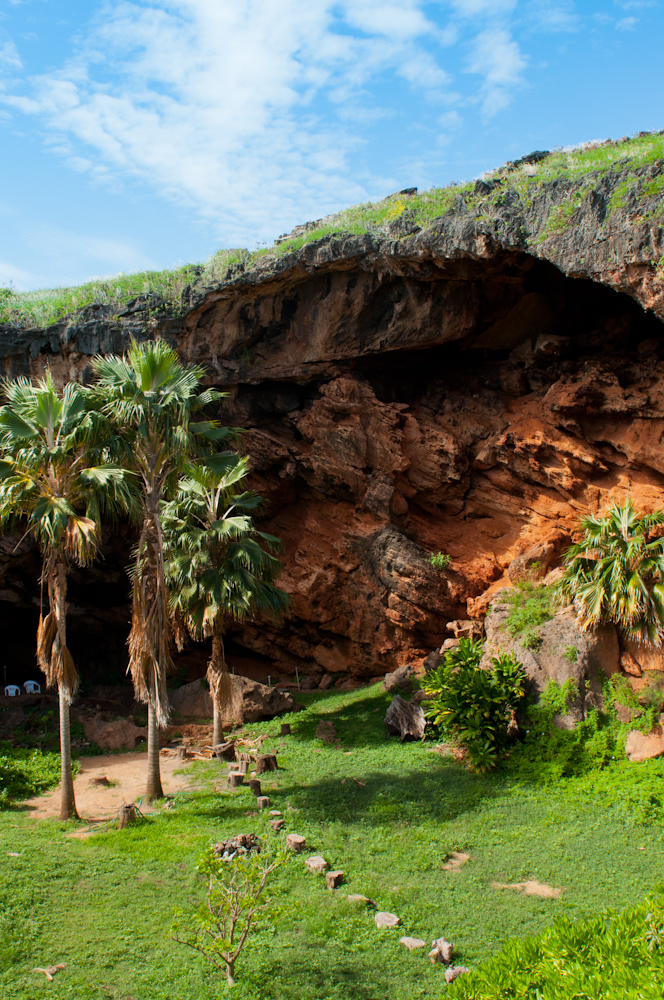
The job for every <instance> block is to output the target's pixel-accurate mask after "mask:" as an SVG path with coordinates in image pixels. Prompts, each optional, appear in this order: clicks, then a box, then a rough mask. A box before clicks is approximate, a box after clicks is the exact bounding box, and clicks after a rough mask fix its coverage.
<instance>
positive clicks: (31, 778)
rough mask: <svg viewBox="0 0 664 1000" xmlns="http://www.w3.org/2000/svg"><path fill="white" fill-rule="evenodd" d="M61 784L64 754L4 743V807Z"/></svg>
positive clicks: (0, 753) (0, 762) (0, 770)
mask: <svg viewBox="0 0 664 1000" xmlns="http://www.w3.org/2000/svg"><path fill="white" fill-rule="evenodd" d="M59 781H60V754H58V753H41V751H39V750H16V749H14V748H13V747H11V746H10V745H9V744H7V743H5V744H0V808H2V807H3V806H6V805H7V803H9V802H11V801H13V800H15V799H28V798H30V796H31V795H37V794H39V792H45V791H46V790H47V789H49V788H54V787H55V785H57V784H58V782H59Z"/></svg>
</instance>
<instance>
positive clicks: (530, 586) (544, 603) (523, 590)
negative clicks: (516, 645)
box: [503, 579, 554, 649]
mask: <svg viewBox="0 0 664 1000" xmlns="http://www.w3.org/2000/svg"><path fill="white" fill-rule="evenodd" d="M503 598H504V600H505V603H506V604H509V605H511V608H510V612H509V614H508V616H507V621H506V622H505V630H506V631H507V632H508V633H509V635H511V636H512V638H513V639H517V640H518V641H519V642H520V643H521V645H522V646H523V647H524V649H537V648H538V647H539V646H540V645H541V643H542V637H541V634H540V629H541V627H542V625H544V623H545V622H548V621H550V620H551V619H552V618H553V614H554V597H553V593H552V591H551V588H550V587H543V586H542V585H541V584H537V583H535V582H534V581H533V580H528V579H523V580H519V581H518V582H517V583H516V584H515V585H514V587H512V589H511V590H508V591H506V592H505V593H504V594H503Z"/></svg>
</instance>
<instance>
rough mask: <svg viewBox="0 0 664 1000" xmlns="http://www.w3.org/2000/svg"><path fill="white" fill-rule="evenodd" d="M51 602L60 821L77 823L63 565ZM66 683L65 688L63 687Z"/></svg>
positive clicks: (57, 572)
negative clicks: (54, 627)
mask: <svg viewBox="0 0 664 1000" xmlns="http://www.w3.org/2000/svg"><path fill="white" fill-rule="evenodd" d="M52 593H53V597H54V601H55V609H54V610H55V618H56V621H57V623H58V632H57V649H56V650H55V653H56V656H59V659H60V663H59V671H60V677H59V678H58V702H59V707H60V793H61V797H60V819H78V813H77V812H76V800H75V798H74V777H73V775H72V773H71V733H70V730H69V702H70V701H71V697H72V681H71V679H70V678H67V676H66V670H65V663H64V660H63V656H64V652H63V651H64V650H66V648H67V621H66V615H67V606H66V597H67V575H66V568H65V564H64V562H58V563H56V565H55V572H54V578H53V581H52ZM67 680H69V682H70V683H69V684H68V683H67Z"/></svg>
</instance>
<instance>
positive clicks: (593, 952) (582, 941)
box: [447, 889, 664, 1000]
mask: <svg viewBox="0 0 664 1000" xmlns="http://www.w3.org/2000/svg"><path fill="white" fill-rule="evenodd" d="M663 981H664V895H663V894H662V890H661V889H658V890H657V891H656V893H654V894H653V895H650V896H648V897H647V898H646V899H645V900H644V901H643V902H642V903H639V904H638V905H637V906H633V907H630V908H629V909H627V910H623V911H622V913H618V912H615V911H613V910H607V911H606V912H605V913H603V914H601V915H599V916H595V917H587V918H585V919H584V920H579V921H574V922H573V921H571V920H570V919H569V918H567V917H563V918H562V919H559V920H556V921H555V922H554V924H553V926H552V927H549V928H547V929H546V930H545V931H543V932H542V933H541V934H538V935H537V936H536V937H531V938H526V939H525V940H512V941H508V942H507V943H506V944H505V946H504V947H503V949H502V950H501V951H500V952H499V953H498V954H497V955H495V956H494V957H493V958H491V959H489V961H488V962H486V963H484V965H482V966H481V967H480V968H479V969H477V970H476V971H474V972H471V973H470V975H463V976H460V977H459V978H458V979H457V980H456V981H455V982H454V983H452V985H451V986H450V987H449V990H448V992H447V996H448V997H452V998H454V1000H508V998H509V1000H512V998H517V997H523V998H526V997H533V998H535V997H537V998H539V1000H625V998H631V997H633V998H635V1000H636V998H639V1000H661V996H662V982H663Z"/></svg>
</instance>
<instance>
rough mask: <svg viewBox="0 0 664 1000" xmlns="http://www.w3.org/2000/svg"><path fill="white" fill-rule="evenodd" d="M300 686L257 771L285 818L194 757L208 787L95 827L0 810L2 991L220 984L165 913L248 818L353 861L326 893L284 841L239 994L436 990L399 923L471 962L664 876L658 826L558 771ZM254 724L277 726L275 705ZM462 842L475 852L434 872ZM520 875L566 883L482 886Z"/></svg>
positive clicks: (367, 692) (209, 994)
mask: <svg viewBox="0 0 664 1000" xmlns="http://www.w3.org/2000/svg"><path fill="white" fill-rule="evenodd" d="M302 700H303V701H306V703H307V705H308V707H307V709H306V711H304V712H301V713H299V714H297V715H294V716H292V717H291V718H290V721H291V724H292V727H293V734H292V735H291V736H287V737H284V738H281V737H275V738H274V739H273V740H272V741H271V742H270V743H268V747H270V748H273V749H275V750H276V751H277V753H278V757H279V762H280V770H279V771H278V772H276V773H274V774H273V775H268V776H267V780H266V781H264V782H263V784H264V788H265V789H266V790H267V792H268V794H269V795H270V796H271V798H272V804H273V807H276V808H278V809H281V810H282V812H283V814H284V817H285V818H286V828H285V831H284V832H283V833H282V834H279V835H275V834H273V833H272V831H271V830H270V831H267V830H266V819H267V817H266V816H265V815H264V814H262V813H255V812H254V811H253V810H252V805H253V799H252V797H251V795H250V793H249V791H248V789H238V790H236V791H233V792H228V791H222V792H215V791H214V784H215V782H216V781H218V780H219V779H220V775H221V774H225V768H223V769H220V768H219V767H218V765H217V764H216V763H210V764H207V763H201V764H196V765H194V769H195V772H196V775H197V777H198V779H199V780H200V782H201V784H202V786H203V789H202V790H201V791H197V792H192V793H188V794H181V795H179V796H178V797H177V799H176V807H175V808H174V809H173V810H172V811H171V812H164V813H160V814H159V815H157V816H156V817H155V818H153V819H151V820H150V821H149V822H148V823H146V824H145V825H143V826H139V827H133V828H130V829H127V830H125V831H122V832H109V833H100V834H96V835H95V836H94V837H92V838H90V839H88V840H75V839H71V838H68V837H67V836H66V834H67V833H68V832H71V830H73V829H74V825H73V824H61V823H58V822H50V821H42V822H40V823H36V822H34V821H32V820H30V819H29V818H28V817H27V816H26V814H25V813H24V812H23V811H22V810H21V808H20V807H17V808H15V809H12V810H7V811H4V812H2V813H0V969H2V971H1V972H0V995H1V996H2V997H3V998H6V1000H19V998H20V1000H34V998H37V997H41V996H42V995H48V996H50V997H54V998H65V997H67V998H75V1000H93V998H94V1000H102V998H104V1000H106V998H114V1000H115V998H117V1000H130V998H131V1000H162V998H163V1000H208V998H213V997H222V996H225V995H226V994H227V992H228V991H227V987H226V986H225V984H224V983H223V982H222V980H221V978H220V977H219V976H218V974H217V973H216V972H214V971H211V967H210V968H208V967H207V966H206V964H205V963H204V961H203V960H202V959H200V958H198V957H197V956H196V955H195V954H194V953H193V952H191V951H189V950H188V949H186V948H184V947H182V946H180V945H177V944H176V943H174V942H173V941H171V940H170V939H169V927H170V923H171V918H172V913H173V909H174V907H175V906H176V905H181V906H187V905H188V903H189V901H194V900H198V899H200V889H199V888H198V885H197V880H196V876H195V864H196V860H197V858H198V856H199V854H200V853H201V851H202V849H203V848H204V847H205V846H206V844H207V843H208V842H209V841H210V839H211V838H212V839H215V840H217V839H222V838H225V837H226V836H229V835H232V834H234V833H239V832H251V831H256V832H258V833H259V834H260V835H261V836H265V837H266V838H267V839H268V840H271V841H277V840H279V839H281V838H282V837H283V838H284V839H285V833H286V832H295V833H301V834H303V835H304V836H306V838H307V844H308V847H309V848H310V851H308V853H321V854H323V855H324V856H325V858H326V859H327V860H328V861H329V862H330V864H331V865H332V866H333V867H339V868H342V869H343V870H344V872H345V873H346V885H344V887H343V888H341V889H339V890H336V891H335V892H331V891H330V890H328V889H327V888H326V886H325V883H324V880H323V877H322V876H315V875H312V874H309V873H307V872H306V871H305V870H304V865H303V860H302V858H301V857H299V856H296V857H294V858H293V859H292V861H291V862H290V863H289V865H288V866H287V867H286V869H285V870H284V872H283V875H282V876H281V885H282V887H283V890H284V891H283V895H282V896H281V897H280V899H279V903H278V909H277V910H276V911H275V912H274V913H273V914H272V915H271V918H270V923H269V924H268V925H267V926H265V927H264V928H263V929H262V930H261V931H260V933H259V934H257V935H256V937H255V938H254V939H253V941H252V942H251V943H250V945H249V946H248V947H247V949H246V952H245V953H243V955H242V956H241V957H240V960H239V961H238V965H237V974H238V985H237V986H236V987H235V988H234V990H233V995H234V996H235V997H236V998H238V1000H259V998H260V1000H268V998H269V1000H327V998H340V1000H341V998H345V1000H386V998H395V1000H396V998H403V1000H406V998H412V997H431V998H437V997H440V996H442V995H444V992H445V984H444V976H443V969H442V967H440V966H438V967H435V968H434V967H432V966H431V965H430V964H429V962H428V960H427V958H426V953H422V952H419V953H417V952H415V953H412V954H411V953H409V952H408V951H406V949H405V948H404V947H403V946H401V945H400V944H399V942H398V939H399V937H400V936H401V934H407V935H412V936H415V937H421V938H424V939H425V940H430V939H432V938H433V937H439V936H441V935H444V936H446V937H447V938H448V939H450V940H452V941H453V942H454V944H455V945H456V948H457V955H456V961H457V962H459V963H463V964H466V965H470V966H474V965H476V964H477V963H478V962H481V961H482V960H483V959H485V958H487V957H489V956H490V955H492V954H493V953H495V951H496V950H497V949H498V948H499V947H500V945H501V943H502V942H503V941H504V940H505V939H506V938H508V937H510V936H514V935H518V936H524V935H528V934H534V933H536V932H537V931H539V930H541V929H542V928H543V927H545V926H547V925H549V924H550V923H551V922H552V921H553V919H554V918H555V917H556V916H558V915H560V914H563V913H567V914H569V915H570V916H581V915H585V914H589V913H592V912H594V911H597V910H599V909H602V908H603V907H605V906H613V907H618V908H619V907H623V906H626V905H628V904H631V903H634V902H636V901H638V900H640V899H641V898H642V897H643V896H644V895H645V894H646V892H647V891H648V890H649V889H651V888H652V887H653V886H654V885H655V884H657V882H659V881H660V880H661V879H662V875H661V873H662V871H663V870H664V840H663V833H662V828H661V827H658V826H654V827H637V826H630V825H629V824H628V823H626V821H625V818H624V815H622V814H620V813H618V812H614V807H609V808H606V807H604V806H603V805H602V804H600V803H598V802H595V801H593V800H592V799H590V798H588V797H587V798H585V799H584V798H583V797H582V796H580V795H579V794H578V793H573V792H572V791H570V790H569V789H567V790H566V789H564V788H556V789H545V790H544V789H537V788H529V787H521V788H519V787H516V786H513V785H511V784H510V783H509V782H508V781H507V779H505V778H501V777H495V776H488V777H478V776H474V775H471V774H469V773H468V772H467V771H466V770H465V769H464V768H463V767H462V766H461V765H459V764H456V763H454V762H453V761H452V760H451V759H450V758H445V757H441V756H440V754H438V753H436V752H432V751H433V747H434V744H433V743H431V742H428V743H423V744H418V743H415V744H407V745H401V744H400V743H399V742H398V740H396V739H390V740H388V739H387V738H386V736H385V733H384V727H383V724H382V719H383V715H384V711H385V707H386V705H387V704H388V703H389V700H390V698H389V696H387V695H385V694H384V693H383V692H382V690H381V688H380V687H379V686H374V687H372V688H368V689H363V690H360V691H357V692H353V693H345V694H324V695H322V694H316V695H307V696H304V695H303V696H302ZM321 718H324V719H330V720H332V721H333V722H334V724H335V726H336V728H337V731H338V733H339V737H340V740H341V744H342V745H341V747H336V746H329V745H327V744H325V743H323V742H322V741H320V740H317V739H316V738H315V737H314V730H315V727H316V724H317V722H318V721H319V720H320V719H321ZM247 728H248V731H251V732H252V733H254V732H255V733H258V732H268V733H275V732H277V731H278V729H279V724H278V722H271V723H268V722H266V723H260V724H256V725H254V726H250V727H247ZM350 751H352V752H350ZM635 766H638V765H635ZM222 787H223V784H222ZM615 808H617V806H616V807H615ZM639 848H645V850H639ZM453 850H466V851H468V852H469V853H470V855H471V861H470V862H469V863H468V864H467V865H465V867H464V868H462V869H461V870H460V871H458V872H446V871H442V868H441V866H442V864H443V861H444V859H445V856H446V854H447V853H448V852H450V851H453ZM8 852H18V854H19V857H10V856H8ZM305 856H306V855H305ZM526 879H537V880H539V881H540V882H545V883H548V884H550V885H552V886H559V887H562V888H564V890H565V891H564V893H563V895H562V896H561V898H559V899H538V898H535V897H528V896H523V895H521V894H517V893H515V892H512V891H508V890H502V891H501V890H496V889H492V888H491V882H492V881H497V882H502V883H508V882H516V881H524V880H526ZM349 892H351V893H363V894H365V895H367V896H369V897H370V898H371V899H373V900H375V901H376V903H377V904H378V907H379V909H385V910H390V911H392V912H394V913H396V914H398V915H399V916H400V917H401V921H402V928H403V929H399V930H396V931H395V930H392V931H378V930H376V928H375V926H374V921H373V918H372V914H371V912H370V911H364V910H361V909H360V910H358V909H356V908H353V907H352V906H351V905H350V904H349V903H348V901H347V898H346V897H347V893H349ZM58 962H66V964H67V968H66V969H65V971H63V972H61V973H59V974H58V975H57V976H56V977H55V979H54V981H53V982H52V983H49V982H47V981H46V978H45V976H44V975H43V974H41V973H36V972H33V971H31V970H32V969H33V967H34V966H46V965H50V964H55V963H58Z"/></svg>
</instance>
